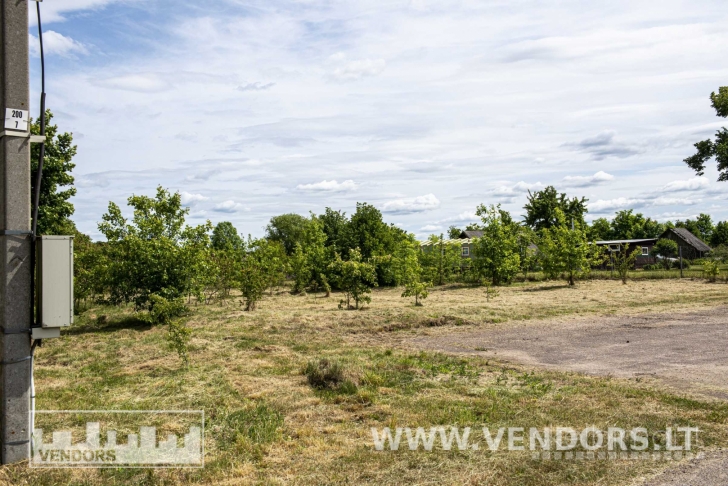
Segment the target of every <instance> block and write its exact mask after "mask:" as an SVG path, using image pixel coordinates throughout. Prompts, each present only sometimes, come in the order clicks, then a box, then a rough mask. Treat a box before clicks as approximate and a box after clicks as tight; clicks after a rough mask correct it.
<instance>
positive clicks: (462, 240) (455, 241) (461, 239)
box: [419, 238, 474, 246]
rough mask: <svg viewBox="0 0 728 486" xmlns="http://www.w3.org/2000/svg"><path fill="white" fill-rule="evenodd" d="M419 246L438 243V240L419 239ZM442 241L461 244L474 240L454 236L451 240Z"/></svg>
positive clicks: (449, 243) (448, 243)
mask: <svg viewBox="0 0 728 486" xmlns="http://www.w3.org/2000/svg"><path fill="white" fill-rule="evenodd" d="M419 243H420V246H429V245H433V244H434V245H439V244H440V240H437V241H434V242H433V241H420V242H419ZM442 243H443V244H445V245H462V244H466V243H474V241H473V240H472V239H470V238H455V239H452V240H442Z"/></svg>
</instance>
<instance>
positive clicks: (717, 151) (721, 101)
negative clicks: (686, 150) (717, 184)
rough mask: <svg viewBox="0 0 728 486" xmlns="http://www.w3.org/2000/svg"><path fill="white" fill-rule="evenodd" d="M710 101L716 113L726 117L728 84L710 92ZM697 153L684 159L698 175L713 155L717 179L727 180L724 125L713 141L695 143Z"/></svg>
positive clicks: (727, 146)
mask: <svg viewBox="0 0 728 486" xmlns="http://www.w3.org/2000/svg"><path fill="white" fill-rule="evenodd" d="M710 102H711V105H712V106H713V108H714V109H715V112H716V115H717V116H719V117H722V118H728V86H722V87H720V88H719V89H718V93H715V92H713V93H710ZM695 148H696V149H697V153H695V154H694V155H691V156H690V157H688V158H686V159H685V163H686V164H687V165H688V167H690V168H691V169H693V170H694V171H695V172H696V173H697V174H698V175H703V174H704V173H705V164H706V163H707V162H708V161H709V160H710V159H711V158H713V157H715V160H716V162H717V165H718V180H719V181H728V129H726V128H725V127H723V128H721V129H720V130H718V131H717V132H716V134H715V141H713V140H710V139H708V140H703V141H701V142H698V143H696V144H695Z"/></svg>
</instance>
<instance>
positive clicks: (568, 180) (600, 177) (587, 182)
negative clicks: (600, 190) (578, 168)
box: [563, 170, 614, 187]
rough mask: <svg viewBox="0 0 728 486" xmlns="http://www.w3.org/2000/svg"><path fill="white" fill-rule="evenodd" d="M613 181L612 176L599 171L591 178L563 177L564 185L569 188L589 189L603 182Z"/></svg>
mask: <svg viewBox="0 0 728 486" xmlns="http://www.w3.org/2000/svg"><path fill="white" fill-rule="evenodd" d="M613 180H614V176H613V175H612V174H607V173H606V172H604V171H601V170H600V171H599V172H597V173H596V174H594V175H592V176H566V177H564V181H563V182H564V185H566V186H569V187H590V186H597V185H599V184H603V183H605V182H611V181H613Z"/></svg>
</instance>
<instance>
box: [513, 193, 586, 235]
mask: <svg viewBox="0 0 728 486" xmlns="http://www.w3.org/2000/svg"><path fill="white" fill-rule="evenodd" d="M587 201H588V199H586V198H584V197H582V198H581V199H579V198H577V197H575V198H573V199H569V198H568V197H567V196H566V194H564V193H561V194H559V193H558V192H557V191H556V188H554V187H553V186H548V187H547V188H545V189H544V190H543V191H537V192H535V193H533V194H531V191H528V203H527V204H526V206H524V209H525V210H526V216H525V217H524V219H525V222H526V224H527V225H528V226H530V227H531V228H533V229H534V230H536V231H540V230H542V229H544V228H551V227H552V226H554V225H556V224H557V215H556V210H560V211H561V212H562V213H563V215H564V218H565V220H566V221H567V222H568V223H569V224H571V220H572V219H573V220H574V222H575V223H580V224H583V223H584V215H585V214H586V213H587V211H588V210H587V207H586V203H587Z"/></svg>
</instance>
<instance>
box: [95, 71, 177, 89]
mask: <svg viewBox="0 0 728 486" xmlns="http://www.w3.org/2000/svg"><path fill="white" fill-rule="evenodd" d="M95 83H96V84H98V85H99V86H103V87H106V88H112V89H120V90H124V91H138V92H142V93H157V92H160V91H164V90H166V89H169V86H170V85H169V83H167V82H166V81H164V80H162V79H160V78H159V76H157V75H154V74H127V75H122V76H117V77H114V78H107V79H101V80H99V81H96V82H95Z"/></svg>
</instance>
